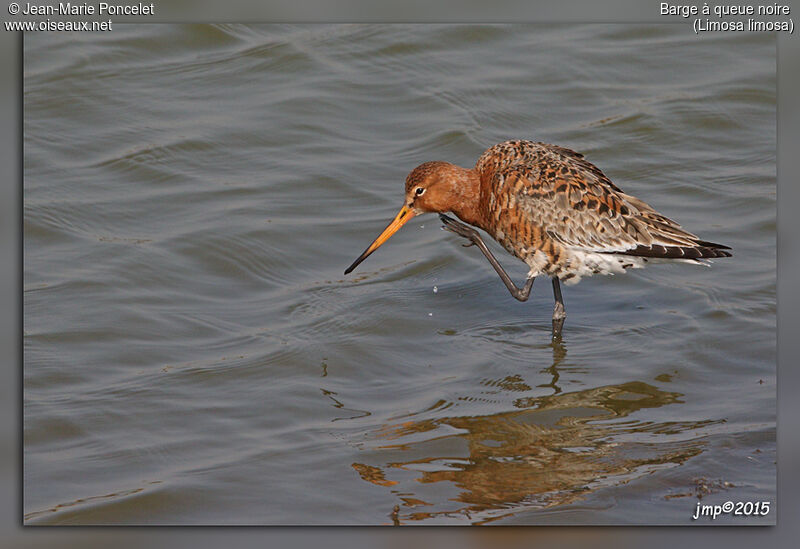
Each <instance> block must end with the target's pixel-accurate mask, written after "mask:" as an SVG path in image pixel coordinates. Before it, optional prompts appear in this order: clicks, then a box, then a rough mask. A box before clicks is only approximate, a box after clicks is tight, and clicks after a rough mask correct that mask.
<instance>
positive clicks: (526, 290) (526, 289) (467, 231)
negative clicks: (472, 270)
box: [439, 214, 563, 309]
mask: <svg viewBox="0 0 800 549" xmlns="http://www.w3.org/2000/svg"><path fill="white" fill-rule="evenodd" d="M439 219H441V220H442V223H444V228H445V229H447V230H448V231H450V232H453V233H456V234H457V235H460V236H463V237H464V238H466V239H467V240H469V244H464V246H466V247H469V246H477V247H478V249H479V250H480V251H481V252H483V255H485V256H486V259H488V260H489V263H491V264H492V267H494V270H495V271H497V274H499V275H500V279H501V280H502V281H503V284H505V285H506V288H508V291H509V292H511V295H512V296H513V297H514V299H518V300H519V301H527V300H528V297H529V296H530V295H531V288H533V280H534V277H531V278H529V279H528V280H526V281H525V285H524V286H523V287H522V288H518V287H517V286H516V285H515V284H514V282H512V281H511V277H510V276H508V273H507V272H506V271H505V269H503V266H502V265H500V262H499V261H497V258H495V256H494V254H492V252H491V250H489V248H488V247H487V246H486V243H485V242H484V241H483V239H482V238H481V235H480V234H478V231H476V230H475V229H473V228H472V227H470V226H468V225H464V224H463V223H460V222H458V221H456V220H455V219H453V218H452V217H448V216H446V215H444V214H439ZM559 295H560V294H559ZM562 309H563V306H562Z"/></svg>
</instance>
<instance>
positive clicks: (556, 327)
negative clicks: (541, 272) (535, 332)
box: [553, 276, 567, 337]
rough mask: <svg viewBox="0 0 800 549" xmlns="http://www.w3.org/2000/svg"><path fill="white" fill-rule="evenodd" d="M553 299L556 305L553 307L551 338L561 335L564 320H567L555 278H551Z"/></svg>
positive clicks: (559, 288) (559, 286)
mask: <svg viewBox="0 0 800 549" xmlns="http://www.w3.org/2000/svg"><path fill="white" fill-rule="evenodd" d="M553 297H555V300H556V305H555V307H553V337H557V336H560V335H561V328H563V326H564V319H565V318H567V312H566V310H565V309H564V299H563V298H562V297H561V284H559V282H558V277H557V276H554V277H553Z"/></svg>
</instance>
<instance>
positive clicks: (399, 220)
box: [344, 206, 415, 274]
mask: <svg viewBox="0 0 800 549" xmlns="http://www.w3.org/2000/svg"><path fill="white" fill-rule="evenodd" d="M414 215H415V214H414V211H413V210H411V209H410V208H409V207H408V206H403V207H402V208H401V209H400V213H398V214H397V217H395V218H394V220H392V222H391V223H389V226H388V227H386V228H385V229H384V230H383V232H382V233H381V234H380V236H379V237H378V238H376V239H375V242H373V243H372V244H370V245H369V248H367V249H366V250H364V253H363V254H361V255H360V256H358V259H356V260H355V261H353V264H352V265H350V266H349V267H348V268H347V270H346V271H345V272H344V274H347V273H349V272H350V271H352V270H353V269H355V268H356V267H358V264H359V263H361V262H362V261H364V260H365V259H367V257H369V255H370V254H371V253H372V252H374V251H375V250H377V249H378V248H380V246H381V244H383V243H384V242H386V241H387V240H389V237H390V236H392V235H393V234H394V233H396V232H397V231H398V230H399V229H400V227H402V226H403V225H405V224H406V223H407V222H408V220H409V219H411V218H412V217H414Z"/></svg>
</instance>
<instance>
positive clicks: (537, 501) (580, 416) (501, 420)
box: [352, 340, 717, 524]
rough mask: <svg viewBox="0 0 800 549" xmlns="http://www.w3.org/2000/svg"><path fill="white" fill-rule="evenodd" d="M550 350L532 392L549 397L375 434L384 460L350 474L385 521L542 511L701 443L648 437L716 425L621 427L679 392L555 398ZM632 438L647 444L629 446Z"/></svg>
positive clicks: (507, 385) (604, 390) (609, 391)
mask: <svg viewBox="0 0 800 549" xmlns="http://www.w3.org/2000/svg"><path fill="white" fill-rule="evenodd" d="M552 349H553V361H552V364H551V365H550V367H549V368H546V369H545V372H546V373H549V374H550V376H551V379H550V382H549V383H547V384H544V385H539V386H538V387H551V388H552V389H553V393H552V394H550V395H546V396H536V397H524V398H519V399H516V400H514V402H513V405H514V408H515V409H514V410H512V411H508V412H502V413H498V414H492V415H486V416H454V417H437V418H428V419H420V420H411V421H409V420H408V418H406V420H405V421H402V422H400V423H396V424H392V425H385V426H384V427H382V428H381V429H380V430H379V431H378V433H377V435H376V436H377V439H378V440H377V441H376V443H375V445H374V446H373V449H374V450H373V452H374V455H375V457H377V458H378V459H381V460H385V459H386V458H387V456H391V459H392V460H393V461H389V462H387V463H383V464H381V465H370V464H368V463H353V464H352V466H353V468H354V469H355V470H356V471H357V472H358V474H359V475H360V477H361V478H362V480H365V481H367V482H370V483H372V484H374V485H377V486H382V487H384V488H386V489H388V490H390V491H391V493H392V494H393V495H394V496H395V497H396V498H397V499H398V500H399V503H398V505H397V506H395V507H394V509H391V508H387V516H388V517H390V520H391V523H394V524H401V523H409V522H416V521H423V522H435V523H442V522H454V523H464V522H468V523H473V524H482V523H487V522H490V521H493V520H497V519H499V518H502V517H505V516H508V515H511V514H515V513H519V512H522V511H533V510H537V509H550V508H553V507H556V506H562V505H566V504H569V503H573V502H576V501H579V500H581V499H584V498H585V497H586V496H587V495H589V494H591V493H592V492H594V491H596V490H598V489H600V488H603V487H608V486H614V485H616V484H619V483H622V482H626V481H628V480H630V479H631V478H636V477H638V476H641V475H644V474H646V473H647V472H648V471H651V470H653V469H655V468H663V467H664V466H665V465H670V464H671V465H679V464H681V463H683V462H684V461H686V460H687V459H689V458H690V457H692V456H695V455H698V454H699V453H700V452H702V451H703V442H702V441H701V440H689V441H680V442H664V443H660V444H659V443H657V442H655V443H654V442H653V441H654V438H653V436H654V435H657V434H660V433H666V432H669V433H675V432H682V431H692V430H695V429H699V428H702V427H706V426H707V425H709V424H712V423H717V421H695V422H666V423H660V424H659V423H654V422H652V421H639V420H635V419H628V420H624V418H626V417H628V416H630V415H631V414H634V413H636V412H638V411H640V410H644V409H648V408H659V407H661V406H666V405H670V404H675V403H680V402H681V401H680V400H679V398H680V397H681V395H680V394H679V393H674V392H667V391H662V390H660V389H658V388H657V387H655V386H653V385H650V384H647V383H644V382H640V381H631V382H628V383H623V384H619V385H608V386H601V387H595V388H592V389H586V390H582V391H575V392H566V393H565V392H563V391H562V389H561V387H559V385H558V379H559V371H558V370H559V364H560V363H561V362H562V361H563V360H564V359H565V357H566V348H565V347H564V346H563V344H562V343H561V341H560V340H556V341H554V342H553V343H552ZM492 385H493V387H494V388H495V389H496V388H498V387H499V388H500V389H501V390H502V391H503V392H508V391H524V392H528V393H530V392H531V387H530V386H529V385H527V384H526V383H525V382H524V381H523V379H522V377H521V376H509V377H508V378H504V379H503V380H499V381H495V382H492ZM439 408H441V407H439ZM621 420H622V421H621ZM637 433H640V434H642V435H643V437H647V441H646V442H636V439H635V436H636V434H637ZM425 434H427V436H425ZM620 435H622V436H623V437H622V438H620V439H619V440H615V439H616V438H618V437H620ZM465 450H466V451H465ZM398 457H400V458H401V459H399V460H397V458H398ZM454 489H455V491H454ZM395 503H397V502H395Z"/></svg>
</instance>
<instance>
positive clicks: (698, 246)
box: [476, 141, 730, 259]
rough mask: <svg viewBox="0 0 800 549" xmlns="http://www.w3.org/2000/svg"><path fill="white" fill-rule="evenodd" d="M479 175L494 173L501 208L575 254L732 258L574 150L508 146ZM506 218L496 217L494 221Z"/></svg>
mask: <svg viewBox="0 0 800 549" xmlns="http://www.w3.org/2000/svg"><path fill="white" fill-rule="evenodd" d="M476 168H477V169H478V170H479V171H480V172H481V173H487V172H488V173H491V178H490V179H491V184H490V188H489V192H491V193H493V195H492V200H491V203H492V204H494V205H495V206H496V208H502V207H505V208H506V209H510V207H513V208H514V209H515V213H516V215H517V216H518V217H520V218H521V219H519V222H522V223H529V224H531V225H533V226H536V227H538V229H540V231H539V233H540V234H542V235H545V236H546V237H547V238H550V239H551V240H553V241H554V242H557V243H559V244H561V245H563V246H567V247H569V248H571V249H577V250H581V251H586V252H593V253H611V254H623V255H634V256H642V257H663V258H686V259H695V258H704V257H723V256H729V255H730V253H729V252H725V251H723V250H725V249H729V248H727V247H726V246H722V245H719V244H714V243H712V242H706V241H703V240H700V238H699V237H697V236H696V235H694V234H692V233H690V232H688V231H685V230H684V229H682V228H681V226H680V225H679V224H678V223H676V222H675V221H673V220H671V219H669V218H668V217H666V216H664V215H662V214H660V213H659V212H657V211H656V210H655V209H654V208H653V207H652V206H650V205H649V204H647V203H646V202H644V201H643V200H640V199H639V198H636V197H634V196H632V195H629V194H626V193H625V192H623V191H622V189H620V188H619V187H617V186H616V185H614V184H613V183H612V182H611V181H610V180H609V179H608V177H606V175H605V174H604V173H603V172H602V171H601V170H600V169H599V168H598V167H597V166H595V165H594V164H592V163H591V162H589V161H587V160H586V159H585V158H584V157H583V155H581V154H580V153H577V152H575V151H573V150H571V149H567V148H564V147H558V146H555V145H548V144H545V143H534V142H531V141H509V142H506V143H501V144H499V145H495V146H494V147H492V148H491V149H489V150H488V151H486V153H484V155H483V156H482V157H481V159H479V160H478V164H477V165H476ZM500 212H501V209H497V210H496V211H495V217H496V218H499V216H501V213H500Z"/></svg>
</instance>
